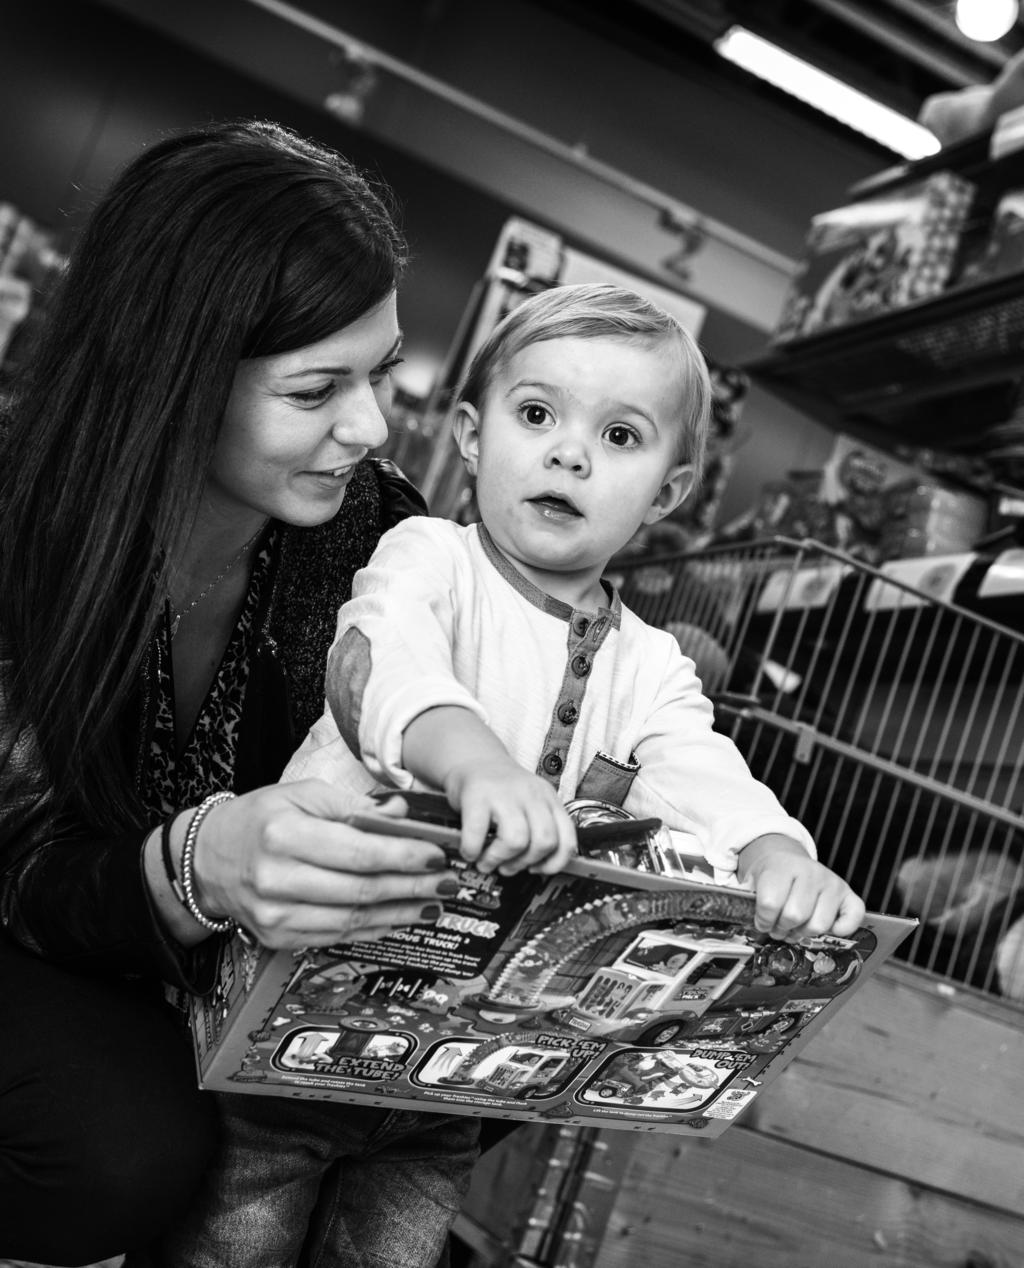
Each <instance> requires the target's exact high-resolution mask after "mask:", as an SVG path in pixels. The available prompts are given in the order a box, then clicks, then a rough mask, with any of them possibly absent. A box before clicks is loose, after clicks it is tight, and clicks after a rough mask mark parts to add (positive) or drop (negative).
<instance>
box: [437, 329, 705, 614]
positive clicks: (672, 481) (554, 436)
mask: <svg viewBox="0 0 1024 1268" xmlns="http://www.w3.org/2000/svg"><path fill="white" fill-rule="evenodd" d="M686 386H687V385H686V383H685V380H684V373H683V369H682V367H681V365H680V364H679V358H678V356H677V355H676V354H675V351H674V349H673V348H672V347H671V346H669V345H667V344H665V343H664V342H662V341H658V342H649V341H644V342H640V341H628V340H625V339H613V338H597V339H579V338H566V339H550V340H547V341H545V342H543V343H536V344H531V345H530V346H529V347H527V348H524V349H523V350H522V351H521V352H519V353H517V354H516V355H515V356H514V357H513V358H511V360H510V361H509V362H508V363H507V364H506V365H505V366H504V367H503V368H501V369H500V371H499V372H498V374H497V375H496V376H495V378H494V380H493V382H492V383H491V385H490V388H489V390H488V392H487V397H486V399H485V401H484V402H483V405H482V408H481V410H480V412H479V415H477V414H476V413H475V411H472V410H467V409H465V408H463V410H462V411H461V412H460V416H459V420H458V422H457V423H456V433H457V436H458V438H459V443H460V448H461V449H462V453H463V456H464V457H465V458H466V460H467V466H468V467H469V469H470V471H471V473H473V474H475V475H476V478H477V500H478V504H479V507H480V516H481V519H482V520H483V522H484V524H486V526H487V528H488V531H489V532H490V534H491V536H492V538H493V539H494V542H495V544H496V545H497V546H498V548H499V549H500V550H501V551H502V553H503V554H504V555H505V556H506V557H507V558H509V559H510V560H511V561H512V563H513V564H515V565H516V567H517V568H518V569H519V570H520V572H522V573H523V574H524V575H525V576H526V577H528V578H529V579H530V580H531V581H533V582H534V584H535V585H537V586H539V587H540V588H541V589H542V590H544V591H545V592H546V593H548V594H551V595H553V596H554V597H555V598H559V599H562V600H563V601H564V602H567V603H570V604H571V605H572V606H573V607H585V608H590V609H593V608H596V607H598V606H599V605H600V604H601V603H603V602H605V600H604V598H603V595H602V591H601V589H600V586H599V584H598V583H599V579H600V576H601V573H602V571H603V570H604V567H605V565H606V563H607V562H608V560H609V559H610V558H611V556H612V555H613V554H614V553H615V552H616V551H617V550H618V549H619V548H620V547H621V546H622V545H623V544H624V543H625V542H626V541H628V540H629V538H630V537H632V536H633V534H634V533H635V532H636V530H637V529H638V528H639V527H640V525H641V524H650V523H654V522H656V521H657V520H659V519H661V518H662V517H663V516H664V515H666V514H668V512H669V511H671V510H673V509H674V508H675V507H676V506H677V505H678V504H679V502H681V501H682V498H683V497H684V496H685V494H686V492H687V491H688V490H689V486H690V483H691V480H692V477H691V468H690V467H689V465H687V464H685V463H680V462H679V461H678V454H679V450H680V441H681V435H680V433H681V428H682V425H683V424H682V417H683V403H684V392H685V391H686Z"/></svg>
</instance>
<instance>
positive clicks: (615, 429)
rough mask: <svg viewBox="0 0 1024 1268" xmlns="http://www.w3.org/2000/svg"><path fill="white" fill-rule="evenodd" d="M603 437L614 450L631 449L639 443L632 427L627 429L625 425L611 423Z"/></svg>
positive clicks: (638, 438)
mask: <svg viewBox="0 0 1024 1268" xmlns="http://www.w3.org/2000/svg"><path fill="white" fill-rule="evenodd" d="M604 435H605V440H607V441H608V443H609V444H610V445H614V446H615V447H616V449H631V448H633V447H634V446H635V445H638V444H639V443H640V437H639V435H638V434H637V432H635V431H634V430H633V428H632V427H627V426H626V424H625V423H612V425H611V427H609V428H608V430H607V431H606V432H605V434H604Z"/></svg>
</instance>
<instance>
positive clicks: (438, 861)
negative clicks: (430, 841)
mask: <svg viewBox="0 0 1024 1268" xmlns="http://www.w3.org/2000/svg"><path fill="white" fill-rule="evenodd" d="M447 866H448V860H447V859H446V858H445V856H444V855H443V854H432V855H431V856H430V858H429V859H427V861H426V862H425V863H424V864H423V867H424V869H425V870H426V871H428V872H443V871H444V869H445V868H446V867H447Z"/></svg>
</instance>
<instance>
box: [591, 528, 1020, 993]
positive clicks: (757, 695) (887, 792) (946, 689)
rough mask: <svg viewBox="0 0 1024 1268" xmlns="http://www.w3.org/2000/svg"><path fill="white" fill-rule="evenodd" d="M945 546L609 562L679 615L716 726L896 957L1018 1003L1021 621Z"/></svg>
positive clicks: (682, 640) (647, 601)
mask: <svg viewBox="0 0 1024 1268" xmlns="http://www.w3.org/2000/svg"><path fill="white" fill-rule="evenodd" d="M951 566H952V565H951V564H950V563H949V562H948V561H945V560H942V559H937V560H935V561H927V560H923V561H921V565H920V576H919V577H918V578H917V579H916V584H914V585H910V584H908V583H907V582H906V581H904V580H901V579H900V577H899V576H898V575H894V573H893V570H892V569H891V568H887V567H886V566H885V565H883V566H882V567H881V568H873V567H871V566H869V565H867V564H865V563H863V562H862V561H859V560H856V559H853V558H851V557H849V556H846V555H844V554H842V553H841V552H838V551H835V550H832V549H830V548H828V547H825V546H822V545H820V544H818V543H816V542H811V541H803V542H798V541H790V540H787V539H784V538H774V539H771V540H767V541H760V542H754V543H749V544H745V545H742V546H729V547H719V548H712V549H709V550H705V551H700V552H695V553H693V554H688V555H675V556H670V557H664V558H659V559H653V560H652V559H648V560H639V561H632V562H630V563H628V564H623V565H622V566H621V567H619V568H618V569H617V570H616V575H615V576H614V577H613V579H614V580H615V581H616V582H617V583H618V584H619V585H620V587H621V589H622V592H623V599H624V601H625V602H626V603H627V604H628V605H629V606H630V607H632V608H633V609H634V610H635V611H637V612H638V614H639V615H640V616H642V617H643V618H644V619H645V620H647V621H649V622H650V623H651V624H654V625H658V626H661V627H662V628H665V629H668V630H669V631H670V632H672V633H673V634H674V635H675V636H676V638H677V640H678V641H679V644H680V646H681V648H682V650H683V651H684V652H685V653H686V654H687V655H690V656H692V658H693V659H694V661H695V662H696V665H697V669H698V672H699V673H700V675H701V677H702V680H703V683H704V687H705V690H706V691H707V693H708V694H709V695H710V696H711V697H712V699H713V700H714V701H715V704H716V717H717V722H716V725H717V726H718V728H719V729H720V730H723V731H725V732H726V733H727V734H729V735H731V737H732V738H733V739H734V740H735V742H736V743H737V745H738V747H739V748H740V750H741V752H743V754H744V756H745V757H746V759H747V761H748V763H749V765H750V767H751V769H752V770H753V772H754V774H755V775H757V777H758V778H759V779H762V780H764V782H765V783H767V784H768V785H769V786H770V787H771V788H773V790H774V791H775V792H776V794H777V795H778V796H779V798H780V800H781V801H782V802H783V804H784V805H785V806H786V808H787V810H789V811H790V812H791V813H792V814H794V815H795V816H796V817H797V818H799V819H801V820H802V821H803V822H804V823H805V824H806V825H807V827H808V829H809V830H810V831H811V832H812V834H813V835H814V836H815V839H816V840H817V842H818V847H819V853H820V857H821V858H822V860H823V861H824V862H826V863H828V865H829V866H831V867H833V868H834V869H835V870H836V871H838V872H839V873H840V874H842V875H844V876H846V877H847V878H848V879H849V880H850V882H851V883H852V884H854V885H855V887H856V888H857V889H858V891H859V892H860V893H861V894H862V895H864V897H865V899H866V901H867V902H868V905H869V907H870V908H872V909H874V910H877V911H884V912H888V913H891V914H898V915H908V914H909V915H917V916H919V917H920V918H921V921H922V923H921V926H920V928H919V930H918V931H917V933H916V934H915V935H914V937H913V938H911V939H909V940H908V941H907V943H906V944H905V946H904V948H903V949H902V950H901V952H900V954H901V956H902V957H903V958H905V959H907V960H909V961H910V962H912V963H914V964H917V965H919V966H920V967H922V968H924V969H927V970H929V971H931V972H932V973H935V974H938V975H940V976H942V977H944V978H947V979H949V980H950V981H951V982H956V983H958V984H962V985H966V986H969V987H973V988H976V989H979V990H981V991H984V992H988V993H993V994H1001V995H1004V996H1006V997H1008V998H1012V999H1017V1000H1022V1001H1024V832H1022V829H1024V817H1022V815H1021V809H1022V805H1024V797H1022V781H1024V636H1022V635H1021V634H1020V633H1018V632H1016V631H1015V630H1013V629H1010V628H1008V627H1006V626H1003V625H1000V624H997V623H995V622H994V621H991V620H989V619H987V618H986V617H983V616H981V615H979V614H977V613H975V612H973V611H969V610H967V609H965V608H964V607H962V606H958V605H957V604H956V603H953V602H950V601H949V599H948V597H946V596H947V595H948V594H950V593H952V592H953V591H954V588H955V583H956V581H957V577H955V576H951V575H950V568H951Z"/></svg>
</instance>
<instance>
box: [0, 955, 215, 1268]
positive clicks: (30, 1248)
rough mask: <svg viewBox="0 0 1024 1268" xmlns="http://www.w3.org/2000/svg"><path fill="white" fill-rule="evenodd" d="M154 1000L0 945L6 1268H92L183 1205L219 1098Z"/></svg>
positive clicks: (0, 1188) (0, 1228) (150, 1233)
mask: <svg viewBox="0 0 1024 1268" xmlns="http://www.w3.org/2000/svg"><path fill="white" fill-rule="evenodd" d="M186 1038H187V1037H186V1036H185V1035H184V1033H183V1031H182V1029H181V1027H180V1025H179V1024H178V1023H177V1022H176V1020H175V1019H174V1017H173V1015H172V1014H171V1012H170V1010H169V1009H168V1008H167V1007H166V1006H165V1005H164V1004H163V1003H162V1002H161V1001H160V1000H159V999H158V998H154V997H153V995H152V992H151V990H150V989H147V990H146V991H143V989H142V988H140V987H137V986H135V985H133V984H130V983H121V982H108V981H101V980H97V979H94V978H88V977H83V976H79V975H77V974H73V973H69V972H66V971H65V970H63V969H59V968H56V967H54V966H53V965H50V964H46V963H45V962H43V961H41V960H38V959H36V958H34V957H32V956H29V955H26V954H25V953H24V952H22V951H20V950H18V949H16V948H14V947H13V946H12V945H11V944H10V943H9V942H7V941H5V940H4V939H3V936H2V935H0V1258H2V1257H5V1256H8V1257H11V1258H15V1259H29V1260H34V1261H37V1262H45V1263H48V1264H65V1265H74V1264H87V1263H92V1262H94V1261H95V1260H97V1259H103V1258H107V1257H109V1256H113V1255H117V1254H120V1253H121V1252H123V1251H125V1250H127V1249H129V1248H135V1247H140V1246H144V1245H146V1244H147V1243H148V1242H150V1241H151V1240H152V1239H153V1238H155V1237H156V1236H157V1235H158V1234H159V1233H160V1232H162V1231H163V1230H164V1229H165V1228H167V1227H169V1226H170V1225H172V1224H173V1223H174V1221H175V1220H176V1219H177V1218H178V1217H179V1216H180V1214H181V1213H182V1211H183V1210H184V1209H185V1208H186V1207H187V1206H188V1204H189V1201H190V1199H191V1197H192V1195H193V1193H194V1192H195V1190H196V1189H197V1188H198V1185H199V1181H200V1179H201V1176H202V1173H203V1171H204V1169H205V1167H206V1165H207V1162H208V1161H209V1159H210V1158H211V1156H212V1154H213V1150H214V1145H215V1142H216V1132H217V1120H216V1112H215V1106H214V1103H213V1098H212V1097H210V1096H207V1095H204V1094H203V1093H200V1092H199V1091H198V1090H197V1087H196V1076H195V1063H194V1060H193V1057H192V1053H191V1050H190V1046H189V1044H188V1043H187V1042H186Z"/></svg>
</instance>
